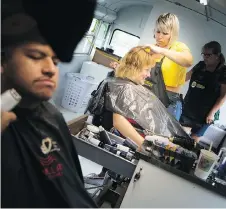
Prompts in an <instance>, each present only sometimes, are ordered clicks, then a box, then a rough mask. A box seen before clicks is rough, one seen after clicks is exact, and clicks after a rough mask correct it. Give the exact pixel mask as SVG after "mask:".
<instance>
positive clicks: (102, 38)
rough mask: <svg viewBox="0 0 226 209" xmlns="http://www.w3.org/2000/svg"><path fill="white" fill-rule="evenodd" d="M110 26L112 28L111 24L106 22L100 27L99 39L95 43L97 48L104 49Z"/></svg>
mask: <svg viewBox="0 0 226 209" xmlns="http://www.w3.org/2000/svg"><path fill="white" fill-rule="evenodd" d="M109 26H110V25H109V23H106V22H102V23H101V26H100V29H99V32H98V34H97V38H96V41H95V46H96V47H98V48H101V47H103V45H104V42H105V39H106V35H107V33H108V30H109Z"/></svg>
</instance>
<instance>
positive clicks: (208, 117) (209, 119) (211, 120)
mask: <svg viewBox="0 0 226 209" xmlns="http://www.w3.org/2000/svg"><path fill="white" fill-rule="evenodd" d="M214 115H215V114H214V113H212V112H210V113H209V114H208V115H207V117H206V123H207V124H211V123H213V121H214Z"/></svg>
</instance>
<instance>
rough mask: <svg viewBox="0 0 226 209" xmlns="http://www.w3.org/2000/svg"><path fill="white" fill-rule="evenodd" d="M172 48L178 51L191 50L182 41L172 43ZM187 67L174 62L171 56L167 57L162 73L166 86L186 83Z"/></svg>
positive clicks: (157, 60) (158, 60)
mask: <svg viewBox="0 0 226 209" xmlns="http://www.w3.org/2000/svg"><path fill="white" fill-rule="evenodd" d="M170 50H174V51H176V52H183V51H190V49H189V48H188V47H187V46H186V45H185V44H184V43H182V42H177V41H176V42H174V43H172V45H171V47H170ZM160 60H161V59H156V62H160ZM186 71H187V68H186V67H182V66H180V65H178V64H177V63H175V62H173V61H172V60H170V59H169V58H167V57H165V58H164V60H163V63H162V75H163V79H164V82H165V85H166V86H169V87H178V86H180V85H183V84H184V83H185V78H186Z"/></svg>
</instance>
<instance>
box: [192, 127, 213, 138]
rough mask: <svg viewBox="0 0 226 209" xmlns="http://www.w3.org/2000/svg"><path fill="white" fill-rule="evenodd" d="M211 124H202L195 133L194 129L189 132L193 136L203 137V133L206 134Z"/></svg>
mask: <svg viewBox="0 0 226 209" xmlns="http://www.w3.org/2000/svg"><path fill="white" fill-rule="evenodd" d="M210 125H211V124H204V125H203V126H202V127H201V128H200V129H198V130H197V131H195V130H194V129H193V130H191V132H192V133H193V134H195V135H196V136H198V137H201V136H203V135H204V133H205V132H206V130H207V129H208V128H209V126H210Z"/></svg>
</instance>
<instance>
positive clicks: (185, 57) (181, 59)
mask: <svg viewBox="0 0 226 209" xmlns="http://www.w3.org/2000/svg"><path fill="white" fill-rule="evenodd" d="M150 47H151V50H152V51H153V52H154V53H157V54H161V55H163V56H165V57H167V58H169V59H170V60H172V61H173V62H175V63H177V64H178V65H180V66H182V67H191V66H192V63H193V57H192V55H191V52H190V51H189V50H186V49H185V50H183V51H181V52H177V51H174V50H172V49H171V50H170V49H166V48H161V47H158V46H155V45H151V46H150Z"/></svg>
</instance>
